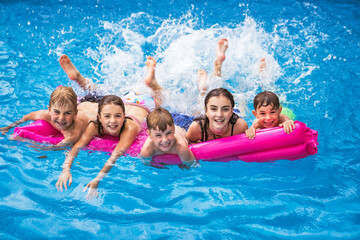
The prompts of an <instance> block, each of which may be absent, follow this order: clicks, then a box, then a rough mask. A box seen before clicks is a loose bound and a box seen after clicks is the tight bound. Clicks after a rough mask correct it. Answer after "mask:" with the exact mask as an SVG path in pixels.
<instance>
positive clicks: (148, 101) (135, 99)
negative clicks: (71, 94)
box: [78, 91, 156, 113]
mask: <svg viewBox="0 0 360 240" xmlns="http://www.w3.org/2000/svg"><path fill="white" fill-rule="evenodd" d="M103 97H104V95H100V94H98V93H96V92H91V93H89V94H86V95H85V96H83V97H81V98H80V99H79V100H78V102H79V103H82V102H95V103H99V102H100V100H101V99H102V98H103ZM121 99H122V100H123V102H124V104H125V105H134V106H138V107H142V108H144V109H145V110H146V111H148V112H149V113H150V112H151V111H153V110H154V109H155V107H156V105H155V100H154V98H153V97H151V96H150V95H147V94H140V93H137V92H133V91H131V92H127V93H125V95H124V97H122V98H121Z"/></svg>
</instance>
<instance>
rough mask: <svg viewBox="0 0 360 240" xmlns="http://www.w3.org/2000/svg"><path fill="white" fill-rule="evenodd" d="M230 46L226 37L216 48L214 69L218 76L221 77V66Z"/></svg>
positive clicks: (215, 74) (214, 73)
mask: <svg viewBox="0 0 360 240" xmlns="http://www.w3.org/2000/svg"><path fill="white" fill-rule="evenodd" d="M227 48H228V40H227V39H226V38H222V39H220V40H219V41H218V44H217V48H216V59H215V62H214V70H213V75H214V76H217V77H221V66H222V63H223V62H224V61H225V52H226V50H227Z"/></svg>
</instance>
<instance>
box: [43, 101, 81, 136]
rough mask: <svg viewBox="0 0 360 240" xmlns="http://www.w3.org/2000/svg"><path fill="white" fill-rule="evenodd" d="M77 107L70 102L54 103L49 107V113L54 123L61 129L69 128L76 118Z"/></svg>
mask: <svg viewBox="0 0 360 240" xmlns="http://www.w3.org/2000/svg"><path fill="white" fill-rule="evenodd" d="M76 114H77V111H76V108H74V107H73V106H70V105H69V104H66V105H60V104H58V103H54V104H53V105H52V106H51V107H49V115H50V120H51V123H52V125H53V126H54V127H55V128H56V129H57V130H59V131H61V130H63V131H64V130H68V129H69V128H70V126H71V125H72V123H73V122H74V120H75V118H76Z"/></svg>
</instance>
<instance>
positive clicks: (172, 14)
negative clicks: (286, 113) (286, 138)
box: [0, 0, 360, 239]
mask: <svg viewBox="0 0 360 240" xmlns="http://www.w3.org/2000/svg"><path fill="white" fill-rule="evenodd" d="M0 11H1V14H0V23H1V27H0V101H1V110H0V121H1V125H3V126H5V125H8V124H10V123H11V122H13V121H15V120H18V119H20V118H21V117H22V116H23V115H24V114H26V113H29V112H31V111H34V110H38V109H45V108H46V107H47V105H48V100H49V95H50V94H51V92H52V91H53V90H54V88H55V87H56V86H58V85H69V86H74V87H75V88H76V91H77V92H78V93H79V95H81V94H83V92H82V91H81V90H80V89H79V88H78V87H77V86H76V85H75V84H73V83H72V82H71V81H70V80H69V79H68V78H67V77H66V75H65V74H64V72H63V71H62V69H61V68H60V66H59V64H58V59H59V57H60V55H61V54H67V55H69V56H70V58H71V59H72V61H73V62H74V63H75V65H76V66H77V68H78V69H79V70H80V71H81V73H82V74H83V75H84V76H87V77H89V78H92V79H93V80H94V81H95V82H97V83H99V84H101V85H102V86H103V89H104V91H107V92H109V93H120V92H121V91H126V90H129V89H132V88H139V89H140V90H141V89H142V88H143V84H142V78H143V76H144V73H145V69H146V68H145V65H144V62H145V58H146V56H147V55H152V56H154V57H155V58H156V59H158V65H157V70H156V71H157V72H156V74H157V78H158V81H159V82H160V84H162V85H163V86H164V87H165V88H166V89H167V90H166V93H165V95H166V100H167V101H166V107H167V108H169V109H170V110H172V111H176V112H180V113H187V114H190V113H192V112H195V111H199V110H201V107H200V104H197V102H196V101H197V99H196V98H197V95H196V93H195V92H194V88H195V86H196V78H195V75H196V71H197V69H199V68H204V69H205V70H207V71H208V72H210V71H211V69H212V64H213V61H214V57H215V53H214V51H215V47H216V42H217V40H218V39H219V38H222V37H226V38H228V40H229V49H228V51H227V55H226V56H227V58H226V60H225V62H224V65H223V79H222V80H219V79H214V80H212V81H211V82H210V87H216V86H224V87H226V88H228V89H229V90H231V92H233V93H234V95H235V98H236V102H237V106H238V107H239V109H240V110H241V112H242V115H243V117H244V119H245V120H246V121H247V122H248V123H250V122H251V121H252V120H253V117H252V114H251V112H250V110H252V109H251V108H252V107H251V103H252V99H253V97H254V96H255V94H256V93H257V92H259V91H260V90H261V89H268V90H272V91H276V92H277V93H278V94H279V96H280V99H281V101H282V102H283V104H284V106H286V107H288V108H290V109H292V110H293V112H294V113H295V115H296V118H297V119H298V120H300V121H302V122H305V123H306V124H307V125H308V126H309V127H311V128H312V129H315V130H318V131H319V144H320V145H319V152H318V154H317V155H315V156H310V157H307V158H305V159H301V160H297V161H288V160H283V161H276V162H273V163H245V162H241V161H234V162H229V163H219V162H202V163H201V164H200V165H199V166H197V167H194V168H192V169H190V170H183V169H180V168H179V167H177V166H170V167H169V168H168V169H157V168H151V167H149V166H144V165H143V164H142V163H141V162H140V161H139V160H138V159H135V158H129V157H126V158H121V159H119V160H118V162H117V164H116V166H115V167H113V169H112V170H111V172H110V174H109V175H108V176H107V177H106V178H105V179H104V180H103V181H102V182H101V183H100V186H99V187H100V189H99V197H98V198H97V199H95V200H92V201H88V200H86V197H85V193H83V192H82V189H83V188H84V186H85V185H86V184H87V183H88V182H89V181H91V180H92V179H93V178H94V176H95V175H96V174H97V173H98V172H99V170H100V169H101V167H102V166H103V164H104V162H105V161H106V160H107V157H108V156H107V155H105V154H104V153H99V152H86V151H84V152H82V153H81V154H79V156H78V158H77V159H76V161H75V162H76V163H75V164H74V165H73V170H72V174H73V177H74V180H73V184H72V186H71V187H70V189H69V190H68V191H65V192H63V193H60V192H58V191H57V190H56V188H55V183H56V181H57V178H58V176H59V174H60V172H61V165H62V163H63V161H64V157H65V152H64V151H47V150H41V149H39V148H34V147H33V146H32V145H31V144H28V143H23V142H16V141H10V134H8V135H6V136H0V180H1V181H0V216H1V217H0V238H1V239H45V238H56V239H65V238H66V239H67V238H73V239H80V238H87V239H359V238H360V230H359V229H360V228H359V225H360V202H359V197H360V185H359V184H360V181H359V176H360V175H359V173H360V161H359V154H360V151H359V148H358V146H359V143H358V142H359V140H360V133H359V130H358V123H359V122H360V118H359V116H360V115H359V114H358V112H357V110H358V109H359V107H360V104H359V100H358V97H359V94H358V93H357V91H358V90H359V89H360V83H359V70H358V64H359V56H360V51H359V45H360V43H359V39H360V29H359V26H360V16H359V12H360V4H359V2H358V1H356V0H354V1H350V0H347V1H336V0H331V1H324V0H320V1H285V0H279V1H269V0H255V1H232V0H229V1H214V0H209V1H190V0H185V1H169V2H166V1H151V0H150V1H140V2H137V1H109V0H97V1H95V0H87V1H84V0H82V1H76V3H74V1H67V0H59V1H55V0H49V1H42V0H32V1H31V0H26V1H16V2H15V1H6V0H4V1H1V2H0ZM263 57H265V58H266V61H267V69H266V71H265V77H263V78H259V76H258V61H259V59H261V58H263ZM184 96H187V97H186V98H184ZM10 133H12V131H10Z"/></svg>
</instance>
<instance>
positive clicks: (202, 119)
mask: <svg viewBox="0 0 360 240" xmlns="http://www.w3.org/2000/svg"><path fill="white" fill-rule="evenodd" d="M239 118H241V117H240V116H238V115H237V114H236V113H233V115H232V116H231V118H230V120H229V123H230V124H231V135H230V136H233V135H234V126H235V124H236V122H237V120H238V119H239ZM205 119H206V116H205V115H202V116H200V117H198V118H195V119H194V121H195V122H197V123H198V124H199V125H200V128H201V139H200V141H201V142H206V141H207V140H208V130H207V128H208V126H207V124H205ZM213 137H214V139H217V138H216V135H215V134H214V133H213Z"/></svg>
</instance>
